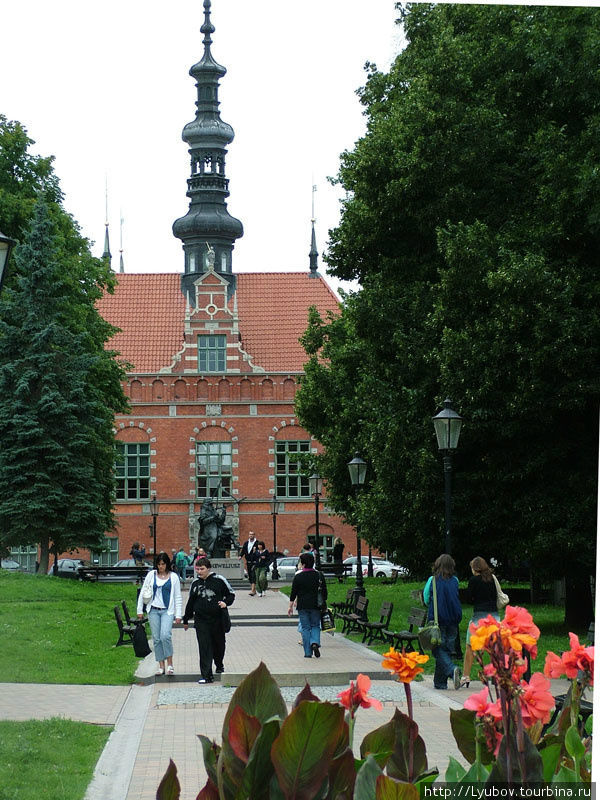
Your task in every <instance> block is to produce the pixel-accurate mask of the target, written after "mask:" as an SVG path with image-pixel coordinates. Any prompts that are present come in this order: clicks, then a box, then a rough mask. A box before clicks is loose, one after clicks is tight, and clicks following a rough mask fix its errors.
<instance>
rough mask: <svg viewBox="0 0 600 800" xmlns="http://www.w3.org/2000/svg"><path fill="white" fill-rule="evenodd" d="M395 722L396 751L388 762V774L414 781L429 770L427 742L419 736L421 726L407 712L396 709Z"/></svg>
mask: <svg viewBox="0 0 600 800" xmlns="http://www.w3.org/2000/svg"><path fill="white" fill-rule="evenodd" d="M392 722H393V723H394V731H395V740H394V751H393V753H392V755H391V756H390V758H389V759H388V762H387V765H386V767H387V774H388V775H389V776H390V777H391V778H395V779H396V780H399V781H414V780H415V779H416V778H418V777H419V775H421V774H422V773H423V772H426V771H427V754H426V751H425V742H424V741H423V739H422V738H421V737H420V736H419V726H418V725H417V723H416V722H415V721H414V720H412V719H411V718H410V717H409V716H407V715H406V714H403V713H402V712H401V711H399V710H398V709H396V713H395V714H394V716H393V718H392ZM411 736H412V737H413V745H412V746H413V759H412V770H411V768H410V758H409V755H410V738H411Z"/></svg>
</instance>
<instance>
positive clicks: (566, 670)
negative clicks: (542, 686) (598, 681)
mask: <svg viewBox="0 0 600 800" xmlns="http://www.w3.org/2000/svg"><path fill="white" fill-rule="evenodd" d="M569 642H570V644H571V649H570V650H567V651H566V652H565V653H563V654H562V656H557V655H556V653H553V652H552V651H550V650H549V651H548V653H547V654H546V663H545V664H544V675H546V676H547V677H548V678H560V677H561V676H562V675H566V676H567V678H571V679H573V678H576V677H577V673H578V672H579V671H580V670H582V671H583V672H586V673H587V674H588V675H589V683H590V685H593V683H594V648H593V647H584V646H583V645H582V644H580V643H579V637H578V636H576V634H574V633H569Z"/></svg>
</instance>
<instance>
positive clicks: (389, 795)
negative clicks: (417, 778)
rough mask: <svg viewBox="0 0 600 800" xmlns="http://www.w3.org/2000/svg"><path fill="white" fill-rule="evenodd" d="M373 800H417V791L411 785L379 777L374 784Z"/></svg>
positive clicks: (385, 776)
mask: <svg viewBox="0 0 600 800" xmlns="http://www.w3.org/2000/svg"><path fill="white" fill-rule="evenodd" d="M375 800H419V790H418V789H417V787H416V786H415V785H414V784H412V783H405V782H404V781H395V780H393V778H389V777H388V776H387V775H380V776H379V777H378V778H377V781H376V783H375Z"/></svg>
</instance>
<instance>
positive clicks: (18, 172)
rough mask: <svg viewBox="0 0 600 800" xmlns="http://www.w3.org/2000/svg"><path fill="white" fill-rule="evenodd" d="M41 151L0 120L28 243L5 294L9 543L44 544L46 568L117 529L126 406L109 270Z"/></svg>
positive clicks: (2, 410)
mask: <svg viewBox="0 0 600 800" xmlns="http://www.w3.org/2000/svg"><path fill="white" fill-rule="evenodd" d="M31 144H32V142H31V140H30V139H28V137H27V135H26V132H25V131H24V129H23V128H22V127H21V126H20V125H19V124H18V123H8V122H6V120H5V119H4V118H0V162H1V166H2V169H1V170H0V219H2V228H3V229H4V231H5V233H9V234H10V235H12V236H14V237H15V238H17V239H18V240H19V241H20V244H19V246H18V247H17V248H16V249H15V253H14V256H13V258H12V259H11V267H10V269H11V272H10V275H9V278H10V279H9V281H8V284H7V285H5V288H4V290H3V293H2V296H1V297H0V393H1V395H2V397H3V402H2V404H1V407H0V441H2V448H1V449H0V547H1V548H2V549H4V550H5V549H6V548H8V547H11V546H16V545H30V544H35V543H39V544H40V546H41V561H40V568H41V569H43V568H44V566H45V565H46V564H47V560H48V551H49V549H50V548H52V550H53V551H55V552H62V551H65V550H69V549H72V548H74V547H77V546H99V545H100V543H101V541H102V538H103V536H104V533H105V532H106V531H108V530H111V529H112V528H113V527H114V520H113V515H112V510H111V508H112V501H113V489H114V477H113V468H114V462H115V448H114V436H113V432H112V426H113V419H114V413H115V412H117V411H125V410H126V409H127V401H126V398H125V396H124V394H123V391H122V388H121V383H120V381H121V379H122V378H123V377H124V371H123V368H122V366H121V365H120V364H119V363H118V362H117V360H116V358H115V354H114V353H113V352H112V351H110V350H105V344H106V342H107V341H108V339H109V338H110V337H111V335H112V334H113V333H114V328H113V327H112V326H110V325H108V324H107V323H106V322H105V321H104V320H103V319H102V317H100V315H99V314H98V312H97V311H96V308H95V302H96V300H97V299H98V298H99V297H100V296H101V294H102V292H103V291H104V289H105V288H109V289H110V288H111V287H112V278H111V275H110V270H109V268H108V266H107V265H106V264H105V263H104V262H103V261H101V260H100V259H96V258H93V257H92V255H91V254H90V251H89V243H88V242H87V240H86V239H84V238H83V237H82V236H81V234H80V233H79V229H78V226H77V224H76V223H75V222H74V220H73V219H72V217H71V216H70V215H68V214H67V213H66V212H65V211H64V209H63V208H62V205H61V203H60V201H61V194H60V189H59V186H58V181H57V179H56V177H55V176H54V174H53V172H52V167H51V161H52V160H51V159H43V158H39V157H35V156H31V155H30V154H29V153H28V148H29V146H30V145H31ZM3 214H4V215H5V216H4V217H3V216H2V215H3ZM5 219H6V220H7V221H6V222H5V221H4V220H5Z"/></svg>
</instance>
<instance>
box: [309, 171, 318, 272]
mask: <svg viewBox="0 0 600 800" xmlns="http://www.w3.org/2000/svg"><path fill="white" fill-rule="evenodd" d="M316 191H317V187H316V184H314V183H313V187H312V217H311V220H310V224H311V227H312V232H311V237H310V252H309V254H308V263H309V265H310V273H309V276H310V277H311V278H319V277H320V276H319V273H318V272H317V270H318V268H319V263H318V261H319V253H318V251H317V237H316V236H315V222H316V219H315V192H316Z"/></svg>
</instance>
